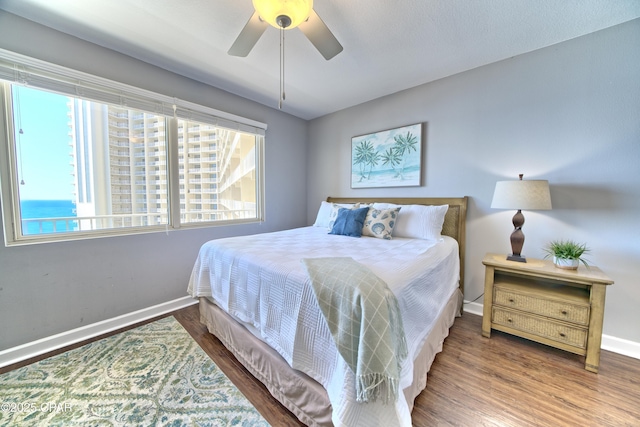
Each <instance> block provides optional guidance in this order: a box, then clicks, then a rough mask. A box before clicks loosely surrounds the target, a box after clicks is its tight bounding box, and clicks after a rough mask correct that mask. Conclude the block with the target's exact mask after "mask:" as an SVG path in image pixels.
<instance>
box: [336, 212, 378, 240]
mask: <svg viewBox="0 0 640 427" xmlns="http://www.w3.org/2000/svg"><path fill="white" fill-rule="evenodd" d="M367 212H369V208H368V207H366V208H360V209H346V208H340V210H338V217H337V218H336V221H335V222H334V223H333V228H331V231H330V232H329V234H339V235H341V236H351V237H360V236H361V235H362V226H363V225H364V219H365V218H366V217H367Z"/></svg>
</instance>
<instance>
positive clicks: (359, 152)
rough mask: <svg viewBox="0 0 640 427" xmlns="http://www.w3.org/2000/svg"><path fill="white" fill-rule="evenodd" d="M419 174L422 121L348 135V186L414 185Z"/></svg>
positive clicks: (416, 184) (417, 182)
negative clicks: (349, 182)
mask: <svg viewBox="0 0 640 427" xmlns="http://www.w3.org/2000/svg"><path fill="white" fill-rule="evenodd" d="M421 177H422V123H417V124H413V125H408V126H402V127H398V128H394V129H388V130H383V131H379V132H374V133H369V134H366V135H359V136H354V137H353V138H351V188H379V187H415V186H420V184H421V182H420V181H421Z"/></svg>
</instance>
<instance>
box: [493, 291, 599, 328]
mask: <svg viewBox="0 0 640 427" xmlns="http://www.w3.org/2000/svg"><path fill="white" fill-rule="evenodd" d="M494 292H495V295H494V300H493V303H494V304H497V305H502V306H504V307H509V308H513V309H517V310H523V311H526V312H528V313H534V314H539V315H541V316H546V317H551V318H554V319H558V320H564V321H565V322H571V323H577V324H580V325H585V326H586V325H588V324H589V305H578V304H570V303H567V302H566V301H554V300H553V299H548V298H544V297H542V296H538V295H531V294H527V293H520V292H517V291H514V290H513V289H509V288H508V287H503V286H501V285H498V284H496V285H495V287H494Z"/></svg>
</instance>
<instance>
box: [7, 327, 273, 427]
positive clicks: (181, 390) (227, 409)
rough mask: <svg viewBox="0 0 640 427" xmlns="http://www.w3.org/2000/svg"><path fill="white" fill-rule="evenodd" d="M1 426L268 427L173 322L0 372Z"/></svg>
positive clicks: (135, 330) (130, 331) (128, 332)
mask: <svg viewBox="0 0 640 427" xmlns="http://www.w3.org/2000/svg"><path fill="white" fill-rule="evenodd" d="M0 425H1V426H22V425H24V426H97V427H100V426H145V427H146V426H171V427H177V426H211V427H213V426H216V427H217V426H251V427H254V426H269V424H268V423H267V422H266V421H265V420H264V418H262V416H261V415H260V414H259V413H258V411H257V410H256V409H255V408H254V407H253V405H251V403H250V402H249V401H248V400H247V399H246V397H245V396H244V395H243V394H242V393H241V392H240V391H239V390H238V389H237V388H236V387H235V386H234V385H233V384H232V383H231V381H230V380H229V379H228V378H227V377H226V376H225V375H224V374H223V373H222V371H221V370H220V369H219V368H218V367H217V366H216V365H215V364H214V363H213V361H212V360H211V359H210V358H209V356H208V355H207V354H206V353H205V352H204V351H203V350H202V349H201V348H200V346H198V344H197V343H196V342H195V341H194V340H193V339H192V338H191V336H190V335H189V333H188V332H187V331H186V330H185V329H184V328H183V327H182V325H180V323H178V321H176V320H175V319H174V318H173V317H167V318H164V319H161V320H158V321H156V322H153V323H149V324H147V325H144V326H141V327H139V328H136V329H132V330H129V331H126V332H123V333H121V334H118V335H114V336H111V337H109V338H105V339H103V340H100V341H96V342H93V343H91V344H87V345H85V346H83V347H80V348H78V349H75V350H71V351H68V352H66V353H63V354H60V355H58V356H54V357H51V358H49V359H46V360H43V361H41V362H37V363H34V364H32V365H29V366H25V367H24V368H20V369H17V370H14V371H11V372H8V373H6V374H3V375H0Z"/></svg>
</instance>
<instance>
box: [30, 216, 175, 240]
mask: <svg viewBox="0 0 640 427" xmlns="http://www.w3.org/2000/svg"><path fill="white" fill-rule="evenodd" d="M164 224H168V217H167V214H166V213H155V212H153V213H138V214H124V215H96V216H83V217H75V216H73V217H60V218H29V219H22V234H24V235H25V236H26V235H33V234H49V233H68V232H77V231H93V230H108V229H112V228H125V227H144V226H149V225H164Z"/></svg>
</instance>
